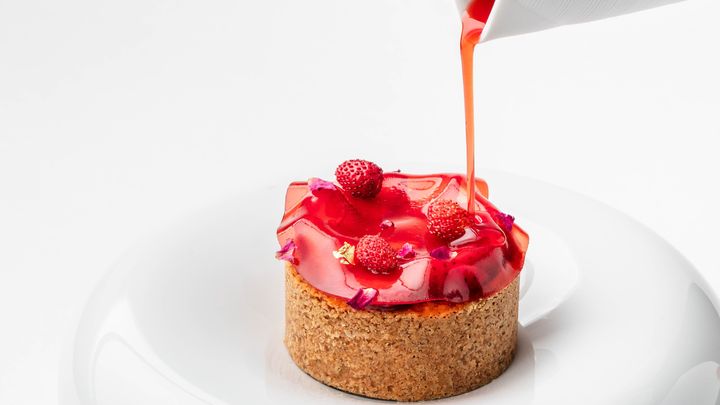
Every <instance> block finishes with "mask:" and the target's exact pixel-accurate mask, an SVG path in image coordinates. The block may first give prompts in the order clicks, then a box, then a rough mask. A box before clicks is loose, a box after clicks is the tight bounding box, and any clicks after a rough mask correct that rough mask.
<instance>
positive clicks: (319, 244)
mask: <svg viewBox="0 0 720 405" xmlns="http://www.w3.org/2000/svg"><path fill="white" fill-rule="evenodd" d="M466 185H467V184H466V181H465V176H463V175H459V174H432V175H409V174H404V173H385V174H384V176H383V180H382V187H381V189H380V191H379V193H378V194H377V196H376V197H375V198H373V199H371V200H367V199H359V198H355V197H352V196H351V195H350V194H349V192H348V191H347V190H345V189H343V188H340V187H337V188H336V189H334V190H331V189H322V190H321V192H319V193H318V195H314V194H313V193H312V192H311V191H310V189H309V186H308V183H306V182H297V183H293V184H291V185H290V187H289V188H288V191H287V196H286V199H285V215H284V216H283V220H282V222H281V224H280V226H279V228H278V241H279V242H280V245H281V246H284V245H285V244H286V243H287V242H288V241H289V240H293V241H294V244H295V245H296V247H295V252H294V255H293V258H298V259H300V260H299V263H297V264H296V265H295V268H296V270H297V272H298V273H299V274H300V276H302V278H303V279H304V280H305V281H306V282H307V283H309V284H310V285H312V286H313V287H315V288H316V289H318V290H320V291H323V292H325V293H327V294H330V295H333V296H336V297H340V298H343V299H344V300H350V299H351V298H353V297H354V296H355V295H356V294H357V292H358V290H360V289H364V288H373V289H375V290H377V296H376V297H375V298H374V299H373V301H372V305H373V306H385V307H388V306H395V305H404V304H413V303H419V302H428V301H452V302H464V301H468V300H474V299H478V298H482V297H488V296H491V295H493V294H495V293H497V292H498V291H500V290H502V289H503V288H505V287H506V286H507V285H509V284H510V283H511V282H512V281H513V280H515V278H516V277H517V275H518V274H519V272H520V270H521V268H522V266H523V262H524V260H525V252H526V250H527V245H528V238H527V234H525V232H523V231H522V229H520V228H519V227H518V226H517V225H513V226H512V228H511V229H510V231H506V230H505V229H504V227H505V226H506V225H504V224H502V223H501V222H502V221H501V216H499V215H498V213H500V211H499V210H498V209H497V208H495V206H494V205H492V204H491V203H490V202H489V201H488V200H487V199H486V195H487V185H486V184H485V183H484V182H482V181H481V180H478V181H476V185H477V188H476V189H477V190H478V191H477V192H476V193H475V195H474V202H475V210H474V214H473V220H469V221H468V224H467V225H466V227H465V233H464V235H462V236H460V237H459V238H458V239H455V240H453V241H452V242H448V241H446V240H443V239H441V238H439V237H437V236H436V235H433V234H432V233H430V231H429V229H428V218H427V212H428V208H429V206H430V204H432V203H433V202H434V201H439V200H449V201H454V202H456V203H458V204H460V206H461V207H465V206H467V201H468V196H467V194H466V191H465V190H466ZM471 200H472V199H471ZM383 221H391V222H392V223H393V225H394V227H393V231H392V232H390V233H383V232H382V230H381V229H380V224H382V223H383ZM365 235H375V236H378V237H382V239H384V240H385V241H386V242H387V244H388V245H389V247H390V248H391V250H392V251H393V252H394V256H393V257H394V258H395V260H398V261H399V263H398V266H397V268H396V269H395V270H393V271H391V272H389V273H388V274H374V273H372V272H370V271H368V270H367V269H366V268H365V266H363V265H362V264H361V263H358V260H356V261H355V263H354V264H353V263H349V262H348V263H347V264H346V263H343V262H342V261H341V260H338V259H337V258H336V257H335V256H334V255H333V252H334V251H338V249H339V248H341V247H342V246H343V245H344V243H348V244H349V245H352V246H357V245H358V242H359V241H360V239H361V238H362V237H363V236H365ZM406 243H407V244H409V245H411V246H412V250H413V251H414V253H415V256H414V257H403V258H398V257H397V255H398V254H399V253H402V252H403V246H404V245H405V244H406ZM438 248H444V249H443V250H442V251H444V250H445V249H447V250H448V251H450V252H451V253H448V255H453V256H454V258H452V260H439V259H437V258H434V257H432V256H431V254H430V253H431V252H433V251H434V250H435V249H438ZM435 255H436V256H437V253H436V254H435ZM356 259H357V252H356Z"/></svg>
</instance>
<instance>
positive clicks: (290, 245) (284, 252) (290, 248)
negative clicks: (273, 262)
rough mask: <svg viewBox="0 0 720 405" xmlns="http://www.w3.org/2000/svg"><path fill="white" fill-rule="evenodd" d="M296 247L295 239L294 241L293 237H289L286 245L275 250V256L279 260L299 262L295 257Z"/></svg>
mask: <svg viewBox="0 0 720 405" xmlns="http://www.w3.org/2000/svg"><path fill="white" fill-rule="evenodd" d="M296 248H297V246H296V245H295V241H293V240H292V239H288V241H287V242H285V245H283V247H282V248H280V250H278V251H277V252H275V258H276V259H278V260H285V261H286V262H289V263H292V264H298V261H297V259H296V258H295V249H296Z"/></svg>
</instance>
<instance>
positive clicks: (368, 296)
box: [347, 288, 378, 310]
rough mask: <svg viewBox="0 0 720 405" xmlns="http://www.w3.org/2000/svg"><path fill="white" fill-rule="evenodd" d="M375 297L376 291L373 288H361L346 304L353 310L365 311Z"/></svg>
mask: <svg viewBox="0 0 720 405" xmlns="http://www.w3.org/2000/svg"><path fill="white" fill-rule="evenodd" d="M377 295H378V290H376V289H374V288H361V289H359V290H358V292H357V294H355V296H354V297H352V298H350V300H349V301H348V302H347V303H348V305H350V306H351V307H353V308H354V309H358V310H359V309H365V307H367V306H368V305H369V304H370V303H371V302H372V300H374V299H375V297H377Z"/></svg>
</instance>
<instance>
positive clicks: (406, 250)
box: [397, 242, 415, 259]
mask: <svg viewBox="0 0 720 405" xmlns="http://www.w3.org/2000/svg"><path fill="white" fill-rule="evenodd" d="M413 257H415V249H413V246H412V245H411V244H409V243H407V242H405V244H404V245H402V247H401V248H400V250H398V252H397V258H398V259H412V258H413Z"/></svg>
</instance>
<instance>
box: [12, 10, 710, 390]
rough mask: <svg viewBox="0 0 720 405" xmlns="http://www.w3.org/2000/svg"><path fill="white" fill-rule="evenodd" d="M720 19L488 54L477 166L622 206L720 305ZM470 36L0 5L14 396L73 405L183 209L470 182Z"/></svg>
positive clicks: (328, 20) (449, 26)
mask: <svg viewBox="0 0 720 405" xmlns="http://www.w3.org/2000/svg"><path fill="white" fill-rule="evenodd" d="M718 16H720V3H718V2H717V1H716V0H689V1H687V2H684V3H679V4H676V5H672V6H667V7H663V8H660V9H655V10H651V11H647V12H643V13H639V14H634V15H629V16H623V17H619V18H614V19H611V20H605V21H599V22H594V23H588V24H584V25H579V26H572V27H563V28H558V29H554V30H551V31H546V32H542V33H536V34H532V35H526V36H522V37H515V38H508V39H500V40H497V41H491V42H488V43H486V44H484V45H482V46H481V47H480V48H479V49H478V50H477V52H476V58H477V60H478V66H477V67H476V75H477V77H478V79H477V83H476V91H477V93H478V95H479V96H478V97H479V99H478V100H477V122H478V125H479V129H478V132H479V135H478V136H479V140H478V148H477V154H478V161H479V164H480V166H481V169H480V170H479V172H478V175H479V176H482V172H483V170H482V167H487V168H493V169H499V170H505V171H509V172H513V173H517V174H522V175H528V176H531V177H535V178H538V179H542V180H545V181H548V182H551V183H554V184H558V185H561V186H564V187H567V188H570V189H573V190H576V191H579V192H581V193H583V194H586V195H589V196H591V197H594V198H596V199H598V200H601V201H603V202H606V203H608V204H610V205H612V206H614V207H616V208H618V209H620V210H621V211H624V212H625V213H627V214H629V215H631V216H633V217H635V218H636V219H638V220H639V221H641V222H642V223H645V224H646V225H648V226H649V227H651V228H652V229H654V230H656V231H657V232H658V233H659V234H660V235H662V236H663V237H665V238H666V239H668V240H669V241H670V242H671V243H672V244H674V245H675V246H676V247H677V248H678V249H679V250H680V251H681V252H682V253H683V254H684V255H686V256H687V257H688V259H689V260H690V261H691V262H693V263H694V264H695V265H696V266H697V267H698V270H699V271H700V272H701V273H702V274H703V275H704V276H705V278H706V279H707V280H708V281H709V283H710V285H711V286H712V287H713V288H714V289H715V291H720V272H719V270H720V264H719V263H718V259H717V254H716V251H717V250H718V236H717V230H718V229H719V227H720V213H719V212H720V211H719V210H718V207H720V192H719V191H718V187H720V183H719V182H718V173H720V161H718V157H717V156H718V142H717V138H718V137H719V136H720V24H718V21H717V19H718ZM458 31H459V21H458V17H457V12H456V10H455V6H454V4H453V2H452V1H451V0H382V1H371V2H367V1H353V2H349V1H338V0H314V1H310V2H304V1H297V0H295V1H292V0H283V1H275V2H268V1H255V2H249V1H239V2H238V1H235V2H231V1H212V2H191V1H170V0H167V1H157V0H153V1H145V0H143V1H140V0H129V1H123V2H109V1H89V0H87V1H71V2H53V1H49V0H46V1H23V2H20V1H15V2H12V1H9V0H5V1H3V0H0V322H1V326H0V403H3V404H5V403H8V404H38V403H53V402H56V401H57V390H58V383H57V378H58V377H57V375H58V363H59V360H60V356H61V353H62V350H63V348H64V345H66V344H67V343H68V340H69V339H70V337H71V334H72V332H73V328H74V327H75V322H76V320H77V317H78V313H79V312H80V311H81V309H82V307H83V304H84V302H85V300H86V299H87V298H88V295H89V293H90V292H91V291H92V288H93V286H94V285H95V284H96V283H97V281H98V280H99V279H100V277H101V276H102V275H103V273H104V272H105V270H106V269H107V268H108V267H109V266H110V265H111V264H112V263H113V261H114V260H116V259H117V258H118V257H119V256H120V255H121V254H122V252H123V251H125V250H126V249H127V248H128V247H129V246H131V245H133V244H135V243H138V241H140V240H142V239H143V238H144V237H146V236H147V235H149V234H152V233H154V232H155V231H157V230H160V229H163V228H164V227H166V226H168V224H171V223H173V222H177V221H181V220H182V218H183V217H184V216H185V215H187V214H188V213H191V212H193V211H195V210H197V209H200V208H201V207H204V206H207V205H209V204H211V203H213V202H216V201H218V200H222V199H223V198H226V197H227V196H229V195H232V194H236V193H238V192H239V191H240V190H248V189H249V190H252V189H257V188H261V187H263V188H264V187H272V186H278V185H283V184H285V183H287V182H289V181H291V180H293V179H305V178H307V177H310V176H322V177H330V175H331V173H332V171H333V170H334V167H335V165H336V164H337V163H339V162H341V161H342V160H344V159H346V158H352V157H362V158H366V159H370V160H374V161H376V162H378V163H379V164H381V165H382V166H383V167H384V168H385V169H387V170H393V169H396V168H402V169H403V170H404V171H408V172H423V171H427V170H430V169H437V168H438V167H439V168H444V170H446V171H463V170H464V150H463V148H464V135H463V116H462V99H461V88H460V66H459V55H458V47H457V44H458ZM491 187H492V185H491ZM491 190H492V189H491ZM281 199H282V193H279V194H278V202H277V204H276V205H275V206H269V207H267V209H268V210H275V211H277V215H278V220H279V218H280V215H281V209H282V200H281ZM531 203H532V201H528V204H531ZM238 209H243V207H238ZM568 215H573V213H572V207H568ZM519 220H521V219H519ZM578 221H582V218H578ZM276 225H277V224H275V223H271V224H268V227H267V232H270V233H271V232H274V228H275V226H276ZM608 237H610V238H611V237H612V235H608ZM268 254H272V252H268ZM607 254H612V252H607ZM648 282H652V280H648Z"/></svg>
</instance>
